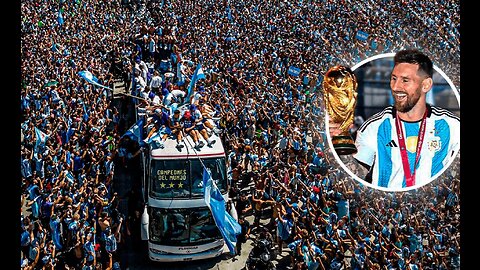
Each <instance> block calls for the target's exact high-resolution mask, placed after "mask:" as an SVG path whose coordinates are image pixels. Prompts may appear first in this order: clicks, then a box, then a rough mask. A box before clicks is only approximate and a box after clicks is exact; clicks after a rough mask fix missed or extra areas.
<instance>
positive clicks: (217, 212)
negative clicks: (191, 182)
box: [203, 166, 242, 255]
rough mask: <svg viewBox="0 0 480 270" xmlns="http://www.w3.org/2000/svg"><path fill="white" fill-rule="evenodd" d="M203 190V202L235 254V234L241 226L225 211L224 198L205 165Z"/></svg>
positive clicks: (238, 232) (240, 229)
mask: <svg viewBox="0 0 480 270" xmlns="http://www.w3.org/2000/svg"><path fill="white" fill-rule="evenodd" d="M203 192H204V193H203V194H204V199H205V203H206V204H207V206H208V208H209V209H210V212H212V215H213V219H214V220H215V224H217V228H218V229H219V230H220V232H221V233H222V236H223V240H225V243H226V244H227V247H228V249H229V250H230V253H231V254H232V255H235V243H236V242H237V235H238V234H240V232H241V231H242V228H241V226H240V224H238V222H237V221H236V220H235V219H234V218H233V217H232V216H231V215H230V214H229V213H228V212H227V211H226V206H225V199H224V198H223V196H222V193H220V190H219V189H218V187H217V185H216V184H215V182H214V181H213V179H212V177H211V175H210V172H209V171H208V170H207V168H205V166H204V167H203Z"/></svg>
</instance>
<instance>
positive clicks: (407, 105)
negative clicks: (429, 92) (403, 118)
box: [394, 91, 420, 113]
mask: <svg viewBox="0 0 480 270" xmlns="http://www.w3.org/2000/svg"><path fill="white" fill-rule="evenodd" d="M419 99H420V91H415V93H414V94H413V95H412V96H408V95H407V100H406V102H404V101H402V102H400V101H397V98H396V97H395V96H394V101H395V104H394V105H395V109H396V110H397V111H399V112H402V113H406V112H409V111H410V110H411V109H412V108H413V107H415V105H416V104H417V102H418V100H419Z"/></svg>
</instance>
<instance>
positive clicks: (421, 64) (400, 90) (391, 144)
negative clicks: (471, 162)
mask: <svg viewBox="0 0 480 270" xmlns="http://www.w3.org/2000/svg"><path fill="white" fill-rule="evenodd" d="M433 72H434V70H433V64H432V61H431V60H430V58H429V57H428V56H427V55H425V54H424V53H422V52H420V51H419V50H417V49H405V50H401V51H399V52H397V53H396V54H395V57H394V67H393V70H392V73H391V77H390V87H391V91H392V96H393V99H394V104H393V105H391V106H388V107H386V108H385V109H383V110H382V111H381V112H379V113H376V114H374V115H373V116H371V117H370V118H369V119H367V120H366V121H365V122H364V123H363V124H362V125H361V126H360V128H359V129H358V131H357V137H356V140H355V145H356V147H357V149H358V152H357V153H355V154H354V155H353V157H354V158H355V159H356V160H357V161H358V162H359V163H360V164H362V165H364V166H365V167H366V168H367V169H368V170H369V172H368V174H367V175H366V176H365V180H366V181H367V182H370V183H372V184H373V185H374V186H378V187H382V188H387V189H388V190H392V191H400V190H405V189H410V188H415V187H419V186H423V185H425V184H427V183H429V182H430V181H432V180H433V179H435V178H436V177H437V176H439V175H440V174H441V173H442V172H443V171H444V170H445V169H446V167H447V166H449V164H450V163H451V162H452V161H453V159H454V158H455V155H456V153H457V152H458V150H459V149H460V136H459V135H460V117H458V116H457V115H455V114H453V113H452V112H450V111H448V110H446V109H443V108H440V107H437V106H433V105H430V104H428V103H427V102H426V95H427V93H428V92H429V91H430V90H431V89H432V85H433V80H432V76H433ZM330 131H331V132H332V130H330Z"/></svg>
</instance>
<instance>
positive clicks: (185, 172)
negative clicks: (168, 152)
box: [150, 157, 227, 199]
mask: <svg viewBox="0 0 480 270" xmlns="http://www.w3.org/2000/svg"><path fill="white" fill-rule="evenodd" d="M202 162H203V164H205V167H207V169H209V170H210V174H211V176H212V179H213V180H214V182H215V184H216V185H217V187H218V189H219V190H220V191H221V192H222V193H224V192H225V191H226V189H227V172H226V165H225V158H223V157H222V158H209V159H202ZM150 177H151V187H152V188H151V192H150V196H152V197H154V198H159V199H163V198H191V197H198V198H200V197H203V166H202V164H201V163H200V161H199V160H198V159H192V160H187V159H177V160H175V159H171V160H152V163H151V176H150Z"/></svg>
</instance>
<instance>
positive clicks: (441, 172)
mask: <svg viewBox="0 0 480 270" xmlns="http://www.w3.org/2000/svg"><path fill="white" fill-rule="evenodd" d="M394 56H395V53H382V54H378V55H375V56H372V57H369V58H367V59H365V60H363V61H361V62H360V63H358V64H356V65H354V66H353V67H352V68H351V69H352V71H355V70H356V69H357V68H359V67H361V66H362V65H364V64H365V63H368V62H370V61H373V60H376V59H379V58H387V57H394ZM433 68H434V69H435V71H437V72H438V73H440V75H442V77H443V78H444V79H445V80H446V81H447V83H448V84H449V85H450V87H451V88H452V90H453V93H454V94H455V97H456V98H457V102H458V108H459V109H460V94H459V93H458V90H457V88H456V87H455V85H454V84H453V82H452V80H450V78H449V77H448V76H447V75H446V74H445V73H444V72H443V71H442V70H441V69H440V68H438V67H437V66H435V65H433ZM325 116H326V117H325V127H326V128H325V129H326V130H325V133H326V134H327V141H328V146H329V147H330V149H331V152H332V154H333V156H334V157H335V159H336V160H337V162H338V163H339V164H340V166H341V167H342V168H343V170H345V172H347V173H348V174H349V175H350V176H351V177H352V178H354V179H355V180H357V181H358V182H360V183H361V184H363V185H366V186H368V187H371V188H375V189H378V190H383V191H390V192H401V191H408V190H412V189H417V188H419V187H422V186H424V185H427V184H430V183H431V182H432V181H433V180H435V179H437V178H438V177H439V176H440V175H442V174H443V173H444V172H445V171H446V170H447V169H448V168H449V167H450V165H451V164H452V162H453V161H454V160H455V159H456V158H457V154H458V151H460V147H458V149H457V150H456V151H455V153H454V154H453V156H454V157H453V158H452V159H450V161H449V162H448V164H447V166H444V167H443V168H442V169H441V170H440V171H439V172H438V173H437V174H435V175H434V176H433V177H432V178H431V179H430V181H428V182H426V183H424V184H421V185H415V186H412V187H406V188H401V189H392V188H385V187H379V186H377V185H373V184H371V183H368V182H367V181H365V180H363V179H361V178H360V177H358V176H357V175H356V174H354V173H352V171H350V169H348V167H347V166H346V165H345V164H344V163H343V161H342V160H341V159H340V157H339V156H338V154H337V152H336V151H335V148H333V143H332V139H331V137H330V132H329V130H330V126H329V124H328V122H329V115H328V113H325ZM358 165H359V164H358ZM359 166H361V165H359Z"/></svg>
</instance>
